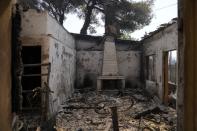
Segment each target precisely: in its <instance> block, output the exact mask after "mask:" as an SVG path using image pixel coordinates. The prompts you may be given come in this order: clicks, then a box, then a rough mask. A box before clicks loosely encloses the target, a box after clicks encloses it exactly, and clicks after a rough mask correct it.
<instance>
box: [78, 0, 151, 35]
mask: <svg viewBox="0 0 197 131" xmlns="http://www.w3.org/2000/svg"><path fill="white" fill-rule="evenodd" d="M152 4H153V0H147V1H141V2H135V1H132V0H89V1H88V2H86V7H85V8H84V7H83V9H84V13H85V15H84V19H85V20H84V25H83V27H82V29H81V32H80V33H81V34H87V30H88V28H89V27H90V26H92V25H94V24H98V18H96V15H97V14H98V13H101V15H102V20H103V21H104V23H105V33H106V34H111V35H112V34H114V35H121V34H124V32H133V31H134V30H136V29H140V28H142V27H143V26H145V25H148V24H149V23H150V21H151V19H152V13H151V12H152V10H151V7H152ZM83 6H84V4H83ZM80 7H81V6H80Z"/></svg>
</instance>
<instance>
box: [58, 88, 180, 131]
mask: <svg viewBox="0 0 197 131" xmlns="http://www.w3.org/2000/svg"><path fill="white" fill-rule="evenodd" d="M110 107H117V114H118V123H119V125H118V126H119V130H120V131H174V130H176V117H177V115H176V110H175V109H173V108H171V107H167V106H164V105H161V104H160V103H159V102H158V101H157V100H156V99H155V97H150V96H148V95H147V93H146V92H144V91H143V90H142V89H133V90H126V91H125V94H124V95H123V96H122V94H121V93H119V92H114V91H110V92H109V91H108V92H103V93H102V94H100V95H97V94H96V93H95V92H93V91H88V92H87V93H79V92H77V93H75V94H74V96H73V97H72V98H70V99H69V100H68V101H66V102H65V104H63V105H62V108H61V110H60V111H59V113H58V115H57V117H56V126H55V128H56V130H57V131H112V130H113V124H112V115H111V110H110Z"/></svg>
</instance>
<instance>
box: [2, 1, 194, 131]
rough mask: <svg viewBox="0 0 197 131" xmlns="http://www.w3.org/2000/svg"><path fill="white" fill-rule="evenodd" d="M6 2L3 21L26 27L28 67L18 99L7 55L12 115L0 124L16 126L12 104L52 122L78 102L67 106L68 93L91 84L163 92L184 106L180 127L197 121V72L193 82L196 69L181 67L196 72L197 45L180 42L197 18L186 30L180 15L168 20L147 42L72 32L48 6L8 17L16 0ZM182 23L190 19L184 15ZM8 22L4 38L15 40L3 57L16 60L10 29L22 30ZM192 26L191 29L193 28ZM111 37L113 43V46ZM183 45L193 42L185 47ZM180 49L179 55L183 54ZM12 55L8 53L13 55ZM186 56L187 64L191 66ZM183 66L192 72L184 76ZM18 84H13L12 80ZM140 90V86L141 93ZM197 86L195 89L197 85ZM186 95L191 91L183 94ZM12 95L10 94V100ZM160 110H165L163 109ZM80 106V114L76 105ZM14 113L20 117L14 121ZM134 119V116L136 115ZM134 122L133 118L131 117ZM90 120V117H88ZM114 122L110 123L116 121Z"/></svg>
mask: <svg viewBox="0 0 197 131" xmlns="http://www.w3.org/2000/svg"><path fill="white" fill-rule="evenodd" d="M0 5H1V6H3V5H5V6H6V7H9V8H6V9H8V10H5V8H2V10H3V11H5V13H4V12H3V13H2V15H1V17H0V18H2V19H1V20H2V21H3V20H4V23H9V22H10V23H12V22H13V23H12V25H14V26H13V27H16V28H18V27H19V28H20V29H19V30H20V33H19V32H17V31H16V32H17V33H19V34H17V35H16V36H15V35H13V34H12V36H14V37H17V40H18V43H15V44H19V43H20V46H21V48H20V47H17V48H18V49H19V50H20V53H19V54H18V55H19V56H20V57H21V58H20V59H21V63H22V64H21V66H19V67H21V68H22V71H19V74H21V77H20V79H19V80H20V81H21V86H20V89H18V88H17V91H16V87H14V88H13V87H12V91H13V92H12V100H11V84H10V83H11V76H10V75H9V74H11V72H10V71H8V72H5V71H6V70H7V68H6V66H5V64H7V65H11V60H10V61H5V63H3V64H2V67H3V68H1V70H2V74H4V77H1V81H2V85H3V86H4V87H9V88H5V89H4V88H2V89H1V91H0V93H1V94H2V95H1V96H2V97H1V99H0V105H1V106H0V109H1V111H3V113H5V112H6V111H7V113H5V114H3V113H1V115H2V116H3V117H4V118H5V119H6V121H1V120H0V130H1V129H2V130H10V129H9V125H11V124H9V123H11V122H10V121H11V107H12V108H15V107H17V108H18V109H19V110H17V111H16V112H15V109H14V115H13V116H15V115H16V114H17V115H19V117H20V116H21V114H22V115H24V116H25V115H27V114H28V115H30V116H31V117H32V116H33V117H34V115H35V114H34V113H37V114H36V115H35V116H38V119H36V120H41V121H45V120H48V119H50V118H51V117H52V116H53V115H56V114H57V113H59V112H61V109H62V106H64V107H63V108H66V109H67V108H70V106H71V105H69V107H68V106H65V104H67V103H66V102H67V100H72V98H73V96H74V97H75V93H74V92H76V91H77V90H82V91H83V90H84V91H86V90H87V89H88V90H92V91H93V92H94V93H95V92H97V91H98V90H99V92H100V91H101V92H102V91H103V92H105V91H117V92H119V91H122V93H124V90H125V91H126V90H127V89H134V90H135V89H140V90H143V91H144V90H146V91H148V92H149V93H150V94H151V95H150V96H156V97H157V98H158V99H159V101H160V102H161V103H164V104H166V105H170V104H172V107H177V111H178V122H177V123H178V126H177V129H178V130H180V129H182V130H183V128H182V126H183V125H184V127H185V129H191V128H192V127H195V122H192V120H193V119H192V120H191V119H190V117H189V116H193V117H194V118H195V113H193V114H194V115H191V111H190V108H189V107H190V106H194V105H192V104H191V103H195V99H194V98H195V95H192V96H191V98H190V97H188V96H189V94H192V92H193V88H192V87H194V86H193V85H191V83H192V82H193V81H195V80H194V79H191V80H193V81H190V79H188V78H189V77H193V76H195V75H194V74H193V75H191V76H190V75H189V73H185V72H182V70H186V71H189V72H190V73H191V72H192V70H193V69H195V67H193V66H192V67H191V68H190V66H191V65H193V64H192V62H194V60H190V59H189V58H190V57H189V56H191V54H195V51H194V50H191V52H190V50H189V49H191V47H193V48H195V46H191V47H190V46H187V45H186V47H187V48H184V46H183V45H178V33H179V37H180V35H183V34H181V33H183V32H184V31H185V32H187V31H188V32H189V31H193V32H194V34H195V28H192V29H191V27H190V25H195V24H194V23H191V24H189V25H186V24H183V25H184V29H185V30H184V31H183V30H182V28H181V27H182V25H181V26H180V27H179V26H178V25H177V21H173V22H171V23H168V24H167V25H163V26H162V27H161V28H159V29H158V30H157V31H155V32H152V33H151V34H150V35H148V36H145V37H144V39H142V40H141V41H128V40H120V39H110V38H105V39H104V38H103V37H97V36H88V35H79V34H71V33H69V32H68V31H66V30H65V29H64V28H63V27H62V26H60V25H59V24H58V23H57V22H56V21H55V20H54V19H53V18H52V17H51V16H50V15H49V14H48V13H47V12H37V11H35V10H28V11H24V12H23V11H21V12H18V13H19V14H20V15H19V16H18V17H19V19H17V20H14V21H12V22H11V21H9V19H6V17H5V16H9V17H8V18H11V7H12V6H11V5H12V4H11V2H10V3H9V2H8V3H4V4H0ZM187 6H190V4H187ZM194 10H195V9H194ZM6 12H7V15H6ZM186 13H187V11H186ZM181 18H182V16H181ZM14 22H19V23H14ZM182 22H183V23H185V19H184V21H182ZM15 24H16V25H15ZM181 24H182V23H181ZM0 25H3V24H0ZM1 27H2V30H1V31H2V32H1V36H4V38H2V37H1V38H2V40H5V41H2V42H4V43H8V45H7V46H9V47H8V48H9V50H7V48H5V47H7V46H1V47H2V48H1V49H2V52H1V53H2V54H1V56H2V57H1V60H2V61H4V60H5V59H10V58H11V54H12V55H13V52H12V53H11V47H13V45H12V46H11V44H9V43H11V42H10V41H11V39H12V40H14V37H13V38H11V35H10V34H11V32H12V33H13V32H14V31H15V30H12V31H11V28H10V27H11V25H9V24H6V25H5V28H6V29H5V28H4V27H3V26H1ZM189 27H190V29H191V30H188V28H189ZM6 30H9V31H10V34H9V33H7V34H9V35H3V34H6ZM185 32H184V33H185ZM188 34H189V33H188ZM188 34H184V35H183V36H181V38H182V37H184V40H185V41H187V40H188V37H189V38H190V39H192V38H193V39H195V38H194V37H192V36H193V35H191V36H188ZM181 38H179V42H180V43H181V42H182V44H183V43H185V41H181V40H182V39H183V38H182V39H181ZM15 42H16V41H15ZM106 43H112V44H111V45H107V44H106ZM188 43H189V44H188V45H190V44H194V43H193V41H189V42H188ZM178 47H180V48H178ZM183 49H186V54H185V52H184V51H183ZM178 51H179V54H178V53H177V52H178ZM106 52H107V53H106ZM180 53H181V54H182V55H184V56H185V57H184V60H186V61H187V62H188V63H184V62H183V58H182V55H181V54H180ZM5 54H9V55H7V56H6V55H5ZM177 56H178V58H177ZM12 57H14V55H13V56H12ZM4 58H5V59H4ZM186 58H188V59H186ZM19 61H20V60H19ZM12 62H13V61H12ZM104 63H105V66H104ZM183 63H184V64H185V65H186V66H185V67H184V68H183ZM189 63H190V64H189ZM14 64H16V63H14ZM188 64H189V65H188ZM109 65H111V66H109ZM110 67H113V68H110ZM183 73H185V76H184V75H183ZM186 76H187V77H186ZM185 77H186V78H185ZM182 80H185V83H184V84H186V85H187V84H190V86H188V88H187V89H188V90H186V91H188V92H183V87H184V84H183V83H182ZM193 83H194V82H193ZM12 85H14V83H13V82H12ZM194 85H195V84H194ZM98 87H99V88H98ZM123 87H124V88H123ZM185 89H186V88H185ZM15 91H16V92H15ZM2 92H3V93H2ZM137 92H138V91H136V92H135V93H136V94H137ZM94 93H92V94H94ZM126 93H128V92H126ZM193 93H194V94H195V92H193ZM136 94H134V96H135V99H138V101H140V100H141V101H144V99H143V100H142V98H143V97H140V98H139V95H136ZM183 94H184V95H185V96H184V97H183ZM177 95H178V96H177ZM89 96H91V94H90V95H89ZM94 96H96V94H94ZM77 97H78V96H77ZM137 97H138V98H137ZM5 98H7V99H6V102H5ZM15 98H17V99H15ZM103 98H107V99H111V98H108V97H102V98H101V99H103ZM89 99H91V101H94V100H95V99H97V98H94V97H91V98H88V97H87V98H86V100H87V101H88V100H89ZM125 99H126V98H125ZM139 99H140V100H139ZM176 99H177V103H176V102H175V104H174V100H176ZM183 99H184V100H185V101H189V100H191V101H190V102H189V103H186V105H184V104H185V103H183ZM76 100H78V99H76ZM79 100H81V98H80V99H79ZM113 100H114V98H113ZM115 100H119V99H115ZM121 100H122V99H121ZM121 100H120V101H121ZM126 100H127V99H126ZM129 100H130V98H129ZM146 100H147V99H146V98H145V101H146ZM11 101H12V105H11ZM146 102H147V101H146ZM68 103H69V102H68ZM112 103H113V102H112ZM123 103H124V102H123ZM147 103H148V102H147ZM72 104H73V103H72ZM79 104H81V103H79ZM91 104H92V103H89V105H88V108H90V105H91ZM97 104H98V103H97ZM110 104H111V103H110ZM110 104H109V105H110ZM72 106H73V105H72ZM121 106H122V107H125V105H118V106H117V107H121ZM101 107H102V104H101ZM147 107H148V106H147ZM99 108H100V107H99ZM102 108H103V107H102ZM125 108H127V107H125ZM183 108H184V109H185V114H183ZM154 109H155V108H154ZM192 109H193V108H192ZM194 109H195V108H194ZM194 109H193V110H194ZM133 110H134V109H133ZM133 110H132V111H133ZM160 110H162V109H161V108H160ZM193 110H192V111H193ZM64 111H65V110H64ZM124 111H125V110H124ZM132 111H131V112H132ZM137 111H139V110H137ZM65 112H66V111H65ZM67 112H68V111H67ZM26 113H27V114H26ZM75 113H76V114H77V112H75ZM134 113H136V112H134ZM98 114H99V113H98ZM100 114H102V113H100ZM28 115H27V116H28ZM183 115H184V116H185V118H188V121H189V122H191V123H193V126H188V125H191V123H188V122H185V121H184V122H185V124H183ZM106 116H107V115H106ZM120 116H122V117H121V119H120V120H122V121H120V124H121V128H123V123H124V122H125V121H124V120H123V119H122V118H127V117H125V116H129V115H128V114H121V115H120ZM138 116H139V115H137V116H136V118H138ZM71 117H72V116H71ZM102 117H103V116H102ZM14 118H15V117H13V121H14V120H15V119H14ZM68 118H69V117H68ZM179 118H180V119H179ZM78 119H81V118H80V115H78ZM88 119H90V118H88ZM128 119H130V120H131V119H132V118H128ZM107 121H108V120H107ZM86 122H87V121H86ZM91 122H92V121H90V123H91ZM129 122H130V123H132V121H129ZM38 123H40V121H37V123H36V124H37V125H35V126H38ZM90 123H88V122H87V123H86V124H90ZM93 123H94V122H93ZM96 123H97V122H96ZM108 123H111V121H110V122H108ZM125 123H126V122H125ZM71 124H72V123H71ZM1 125H2V126H1ZM33 128H35V127H32V129H33ZM109 128H110V127H109ZM193 130H195V128H194V129H193Z"/></svg>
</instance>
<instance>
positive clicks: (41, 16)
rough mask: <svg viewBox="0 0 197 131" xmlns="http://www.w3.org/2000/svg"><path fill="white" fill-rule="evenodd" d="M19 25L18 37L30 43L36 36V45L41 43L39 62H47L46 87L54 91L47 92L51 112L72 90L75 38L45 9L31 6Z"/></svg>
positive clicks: (53, 111) (24, 13)
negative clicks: (47, 78)
mask: <svg viewBox="0 0 197 131" xmlns="http://www.w3.org/2000/svg"><path fill="white" fill-rule="evenodd" d="M21 27H22V31H21V38H23V39H24V41H29V40H27V39H31V43H32V45H34V44H36V43H37V42H38V40H39V41H40V42H39V45H41V46H42V52H44V55H42V57H44V58H43V61H42V63H48V62H50V63H51V72H50V79H49V87H50V90H52V91H53V92H54V93H50V96H49V97H50V98H49V109H50V113H55V112H56V111H57V110H58V108H59V106H60V105H61V104H62V103H63V102H64V101H65V100H66V99H67V98H68V97H70V96H71V95H72V93H73V91H74V83H75V77H76V76H75V75H76V50H75V39H74V37H73V36H72V35H71V34H70V33H68V32H67V31H66V30H65V29H64V28H63V27H62V26H61V25H59V24H58V23H57V22H56V21H55V20H54V19H53V18H52V17H51V16H49V15H48V13H47V12H37V11H35V10H28V11H26V12H23V13H22V25H21ZM42 39H43V40H42ZM42 54H43V53H42ZM44 71H46V69H44ZM42 72H43V70H42ZM45 73H46V72H45ZM42 80H43V79H42Z"/></svg>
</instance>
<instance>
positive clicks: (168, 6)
mask: <svg viewBox="0 0 197 131" xmlns="http://www.w3.org/2000/svg"><path fill="white" fill-rule="evenodd" d="M135 1H142V0H135ZM152 9H153V18H152V21H151V23H150V24H149V25H148V26H145V27H143V28H142V29H140V30H136V31H135V32H133V33H131V34H130V35H131V37H132V38H135V39H138V40H140V39H141V37H143V36H144V34H145V33H148V32H151V31H154V30H156V29H157V28H158V27H159V25H161V24H163V23H168V22H170V21H171V19H173V18H176V17H177V0H155V2H154V5H153V8H152ZM83 22H84V20H82V19H79V18H78V17H77V16H76V15H74V14H68V15H67V16H66V20H65V21H64V27H65V28H66V29H67V30H68V31H69V32H72V33H79V32H80V29H81V27H82V26H83ZM96 30H97V33H96V34H94V35H99V36H102V35H103V33H104V24H103V23H101V26H100V27H97V29H96Z"/></svg>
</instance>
